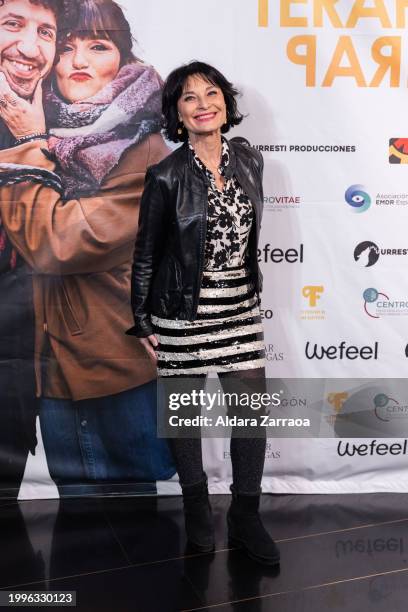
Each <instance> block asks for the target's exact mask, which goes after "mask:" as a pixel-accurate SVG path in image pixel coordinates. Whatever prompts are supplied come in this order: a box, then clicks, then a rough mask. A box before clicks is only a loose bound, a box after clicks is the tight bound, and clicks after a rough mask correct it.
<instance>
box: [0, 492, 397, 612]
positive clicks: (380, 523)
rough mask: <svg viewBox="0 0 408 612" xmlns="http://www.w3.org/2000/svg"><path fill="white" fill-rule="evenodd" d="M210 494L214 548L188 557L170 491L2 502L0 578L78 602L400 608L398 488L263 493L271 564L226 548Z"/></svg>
mask: <svg viewBox="0 0 408 612" xmlns="http://www.w3.org/2000/svg"><path fill="white" fill-rule="evenodd" d="M211 502H212V507H213V512H214V520H215V525H216V536H217V547H216V552H215V554H212V555H192V554H189V553H188V551H186V549H185V536H184V529H183V513H182V502H181V499H180V498H179V497H160V498H155V497H134V498H115V499H109V498H108V499H82V500H79V499H68V500H64V501H62V500H38V501H24V502H19V503H17V502H7V501H5V500H3V501H1V502H0V542H1V547H0V588H1V589H3V590H8V589H13V590H29V589H30V590H42V589H47V590H58V591H61V590H75V591H76V592H77V602H78V603H77V608H76V609H77V610H81V611H82V610H83V611H87V612H88V611H89V612H94V611H95V612H99V611H108V612H128V611H132V612H176V611H181V610H184V611H187V610H191V611H192V610H214V611H218V610H219V611H222V612H225V611H227V610H234V611H235V610H236V611H239V612H259V611H269V610H270V611H273V612H325V611H330V612H343V611H347V612H366V611H370V612H406V611H407V610H408V495H404V494H399V495H398V494H373V495H361V496H359V495H342V496H340V495H335V496H334V495H327V496H317V495H303V496H301V495H299V496H294V495H276V496H273V495H264V496H263V499H262V515H263V518H264V522H265V524H266V526H267V528H268V529H269V531H270V532H271V533H272V535H273V536H274V538H275V539H276V540H277V541H278V542H279V546H280V549H281V565H280V568H279V569H267V568H264V567H262V566H260V565H258V564H257V563H255V562H252V561H250V560H249V559H247V558H246V557H245V556H244V555H243V553H242V552H241V551H239V550H233V549H228V545H227V542H226V528H225V515H226V510H227V508H228V504H229V497H228V496H226V495H225V496H224V495H219V496H212V498H211ZM44 609H46V608H44ZM47 609H61V608H47Z"/></svg>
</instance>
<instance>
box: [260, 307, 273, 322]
mask: <svg viewBox="0 0 408 612" xmlns="http://www.w3.org/2000/svg"><path fill="white" fill-rule="evenodd" d="M259 312H260V314H261V318H262V319H267V320H268V319H272V317H273V310H271V309H270V308H260V309H259Z"/></svg>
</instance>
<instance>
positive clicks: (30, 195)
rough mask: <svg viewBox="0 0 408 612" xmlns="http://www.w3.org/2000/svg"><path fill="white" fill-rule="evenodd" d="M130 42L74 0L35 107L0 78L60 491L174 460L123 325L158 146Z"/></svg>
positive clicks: (148, 78) (126, 31) (162, 150)
mask: <svg viewBox="0 0 408 612" xmlns="http://www.w3.org/2000/svg"><path fill="white" fill-rule="evenodd" d="M132 44H133V40H132V35H131V32H130V28H129V24H128V22H127V21H126V19H125V17H124V15H123V12H122V10H121V9H120V8H119V6H118V5H117V4H116V3H115V2H113V1H112V0H85V1H84V0H82V1H81V2H80V3H78V13H77V16H76V23H75V24H74V25H73V27H70V28H68V27H67V30H66V35H65V36H63V35H60V40H59V45H58V49H57V51H58V52H57V61H56V65H55V74H54V78H53V82H52V84H51V86H49V87H47V86H46V87H45V95H44V99H45V111H46V112H45V114H44V110H43V105H42V96H41V84H39V85H38V87H37V91H36V93H35V95H34V99H33V103H32V104H29V103H27V102H25V101H23V100H21V99H19V98H18V97H17V96H16V95H15V94H13V93H12V92H11V90H10V91H7V90H6V91H4V89H5V84H4V83H3V82H2V83H1V84H0V93H3V94H4V96H6V99H7V100H9V103H8V104H7V105H6V107H2V109H1V111H0V112H1V117H2V119H3V120H4V121H5V122H6V123H7V125H8V127H9V129H10V131H11V132H12V134H13V135H14V137H15V138H16V143H15V144H16V146H15V147H14V148H12V149H9V150H7V151H6V152H2V153H0V186H1V198H0V199H1V201H2V208H1V215H2V218H3V223H4V226H5V228H6V231H7V232H8V235H9V237H10V239H11V241H12V242H13V244H14V246H15V248H16V249H17V250H18V251H19V252H20V254H21V255H22V256H23V257H24V259H25V260H26V261H27V262H28V263H29V264H30V265H31V266H32V268H33V270H34V276H33V283H34V304H35V315H36V356H37V387H38V394H39V395H40V394H41V395H42V399H41V408H40V421H41V430H42V436H43V441H44V447H45V450H46V455H47V461H48V467H49V470H50V474H51V476H52V478H53V479H54V480H55V482H56V483H57V485H58V486H59V491H60V494H61V495H66V494H80V493H98V492H101V491H102V492H103V491H104V490H105V489H104V488H103V487H99V488H98V487H96V486H95V484H96V483H99V484H100V485H105V484H106V485H108V486H107V491H108V492H113V491H116V490H117V489H118V490H119V491H120V492H133V493H134V492H138V491H146V490H148V491H149V490H150V491H151V490H155V486H154V485H151V484H148V483H149V482H151V481H154V480H155V479H158V478H168V477H170V476H171V475H172V474H173V473H174V467H173V463H172V460H171V454H170V451H169V449H168V446H167V443H166V442H165V441H164V440H158V439H157V437H156V425H155V398H156V390H155V378H156V372H155V368H154V366H153V364H152V363H151V361H150V360H149V358H148V355H147V354H146V351H145V349H144V348H143V346H141V344H140V342H139V341H138V340H136V339H135V338H131V337H129V336H126V335H125V333H124V332H125V330H126V329H127V328H128V327H129V324H130V322H131V308H130V303H129V294H130V272H131V256H132V248H133V240H134V235H135V233H136V229H137V223H138V209H139V200H140V195H141V192H142V189H143V182H144V175H145V172H146V168H147V166H148V165H150V164H152V163H155V162H157V161H159V160H160V159H162V158H163V157H164V156H165V155H166V154H167V153H168V149H167V147H166V146H165V144H164V141H163V139H162V137H161V136H160V133H159V130H160V98H161V88H162V83H161V80H160V77H159V76H158V74H157V73H156V72H155V70H154V69H153V68H152V67H150V66H148V65H145V64H143V63H142V62H140V61H138V60H137V59H136V58H135V57H134V55H133V54H132ZM2 88H3V89H2ZM45 116H46V117H47V123H48V130H49V131H48V133H47V131H46V123H45ZM1 162H3V163H1ZM115 482H118V485H117V487H116V488H115V486H114V485H115ZM143 483H145V484H143Z"/></svg>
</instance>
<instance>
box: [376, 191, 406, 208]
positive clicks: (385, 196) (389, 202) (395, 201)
mask: <svg viewBox="0 0 408 612" xmlns="http://www.w3.org/2000/svg"><path fill="white" fill-rule="evenodd" d="M375 205H376V206H388V207H390V206H408V193H377V195H376V198H375Z"/></svg>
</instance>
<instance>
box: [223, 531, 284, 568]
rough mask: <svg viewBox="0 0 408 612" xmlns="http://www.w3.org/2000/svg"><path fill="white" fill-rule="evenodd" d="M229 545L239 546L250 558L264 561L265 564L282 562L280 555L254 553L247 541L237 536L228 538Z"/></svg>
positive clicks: (260, 561) (259, 561) (258, 561)
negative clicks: (266, 555)
mask: <svg viewBox="0 0 408 612" xmlns="http://www.w3.org/2000/svg"><path fill="white" fill-rule="evenodd" d="M228 546H231V547H235V548H239V549H241V550H243V551H244V552H245V553H246V554H247V555H248V557H249V558H250V559H252V560H253V561H256V562H257V563H262V564H263V565H279V563H280V555H278V556H276V557H259V556H258V555H254V553H252V552H251V551H250V550H249V549H248V548H247V547H246V546H245V543H244V542H242V541H241V540H237V539H236V538H233V537H231V536H230V537H229V538H228Z"/></svg>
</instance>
